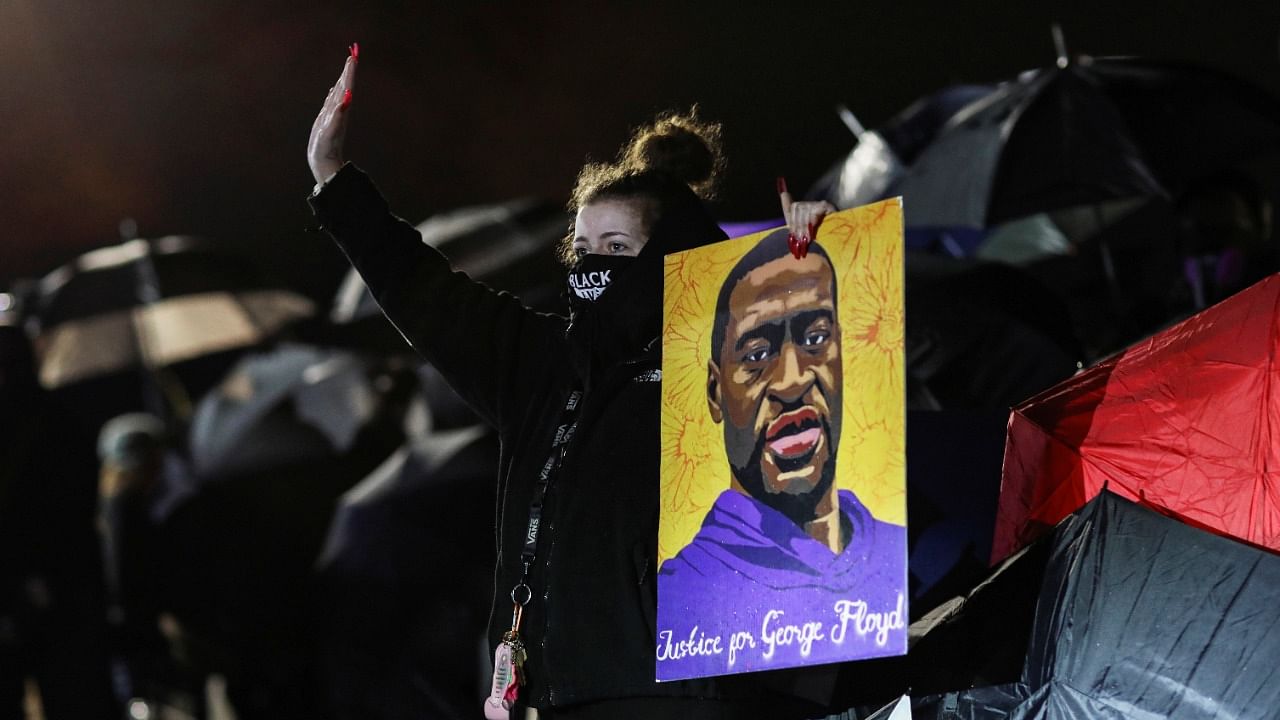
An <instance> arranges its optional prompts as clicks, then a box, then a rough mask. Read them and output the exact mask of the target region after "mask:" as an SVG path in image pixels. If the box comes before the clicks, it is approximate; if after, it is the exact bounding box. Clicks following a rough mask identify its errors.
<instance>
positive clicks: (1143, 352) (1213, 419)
mask: <svg viewBox="0 0 1280 720" xmlns="http://www.w3.org/2000/svg"><path fill="white" fill-rule="evenodd" d="M1278 323H1280V275H1273V276H1271V277H1269V278H1267V279H1265V280H1263V281H1262V282H1260V283H1258V284H1256V285H1254V286H1252V287H1250V288H1248V289H1246V290H1244V291H1242V292H1240V293H1237V294H1236V295H1234V296H1232V297H1230V298H1228V299H1227V300H1225V301H1223V302H1221V303H1219V304H1217V305H1215V306H1213V307H1211V308H1209V309H1208V310H1205V311H1203V312H1201V313H1199V314H1197V315H1194V316H1192V317H1191V318H1188V319H1187V320H1185V321H1183V322H1182V323H1179V324H1178V325H1175V326H1173V327H1171V328H1168V329H1166V330H1164V331H1162V332H1160V333H1157V334H1156V335H1154V336H1152V337H1151V338H1149V339H1147V340H1145V341H1143V342H1140V343H1138V344H1136V345H1134V346H1132V347H1130V348H1128V349H1127V350H1124V351H1123V352H1120V353H1118V354H1116V355H1114V356H1112V357H1111V358H1109V359H1107V360H1105V361H1103V362H1101V363H1099V364H1097V365H1095V366H1093V367H1091V368H1089V369H1088V370H1085V371H1083V372H1081V373H1079V374H1077V375H1076V376H1075V377H1073V378H1070V379H1069V380H1067V381H1065V382H1062V383H1060V384H1058V385H1056V386H1054V387H1052V388H1050V389H1049V390H1046V391H1045V392H1043V393H1041V394H1039V395H1037V396H1035V397H1033V398H1031V399H1030V400H1028V401H1026V402H1025V403H1023V404H1021V405H1019V406H1017V407H1016V408H1014V410H1013V412H1012V414H1011V415H1010V417H1009V430H1008V439H1007V442H1006V445H1005V459H1004V471H1003V480H1002V485H1001V490H1000V504H999V510H998V515H997V519H996V529H995V540H994V543H993V548H992V559H993V560H999V559H1001V558H1004V557H1006V556H1008V555H1009V554H1010V553H1012V552H1013V551H1015V550H1016V549H1017V548H1019V547H1022V546H1023V545H1025V544H1026V543H1028V542H1030V541H1031V540H1032V539H1034V538H1035V537H1037V536H1038V535H1039V534H1041V533H1042V532H1043V531H1044V530H1045V529H1047V528H1049V527H1052V526H1053V525H1054V524H1055V523H1057V522H1058V521H1059V520H1061V519H1062V518H1063V517H1065V516H1066V515H1067V514H1068V513H1071V512H1072V511H1074V510H1075V509H1076V508H1078V507H1080V506H1082V505H1084V504H1085V502H1087V501H1088V500H1089V499H1090V498H1092V497H1093V496H1095V495H1097V494H1098V492H1100V491H1101V490H1102V489H1103V488H1104V487H1106V488H1109V489H1111V490H1112V491H1113V492H1115V493H1117V494H1120V495H1122V496H1124V497H1127V498H1130V499H1133V500H1137V501H1140V502H1142V503H1143V504H1144V505H1147V506H1150V507H1154V508H1158V509H1159V510H1160V511H1161V512H1163V513H1166V514H1168V515H1171V516H1174V517H1177V518H1178V519H1180V520H1182V521H1184V522H1187V523H1189V524H1192V525H1197V526H1200V527H1203V528H1207V529H1210V530H1213V531H1214V532H1218V533H1222V534H1225V535H1231V536H1234V537H1237V538H1240V539H1242V540H1245V541H1247V542H1250V543H1254V544H1256V545H1261V546H1265V547H1269V548H1272V549H1276V550H1280V487H1278V486H1277V481H1278V480H1280V366H1277V364H1276V353H1277V350H1280V344H1278V343H1280V325H1278Z"/></svg>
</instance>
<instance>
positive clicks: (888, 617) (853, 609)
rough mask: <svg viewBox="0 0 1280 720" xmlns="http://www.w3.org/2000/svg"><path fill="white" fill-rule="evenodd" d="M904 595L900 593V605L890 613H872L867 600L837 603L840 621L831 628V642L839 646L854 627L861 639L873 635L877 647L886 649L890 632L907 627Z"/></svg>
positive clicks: (836, 607)
mask: <svg viewBox="0 0 1280 720" xmlns="http://www.w3.org/2000/svg"><path fill="white" fill-rule="evenodd" d="M902 605H903V598H902V593H898V604H897V606H896V607H895V608H894V609H893V610H889V611H888V612H870V611H869V610H868V609H867V603H866V601H865V600H838V601H836V605H835V610H836V615H838V616H839V618H840V619H839V621H838V622H836V624H835V625H832V626H831V642H833V643H835V644H837V645H839V644H841V643H843V642H844V638H845V635H846V633H848V631H849V627H850V626H851V625H852V627H853V630H854V632H856V633H858V635H859V636H861V637H866V636H867V635H868V634H873V635H874V637H875V641H876V645H879V646H881V647H884V644H885V643H886V642H888V640H889V632H890V631H892V630H901V629H902V628H905V627H906V626H907V624H906V619H905V618H904V617H903V608H902Z"/></svg>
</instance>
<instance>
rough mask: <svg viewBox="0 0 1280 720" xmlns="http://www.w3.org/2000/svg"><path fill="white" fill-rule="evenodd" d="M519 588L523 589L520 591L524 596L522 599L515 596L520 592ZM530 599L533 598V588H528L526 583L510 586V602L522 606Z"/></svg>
mask: <svg viewBox="0 0 1280 720" xmlns="http://www.w3.org/2000/svg"><path fill="white" fill-rule="evenodd" d="M521 590H523V591H524V592H523V593H522V595H523V597H524V599H523V600H520V599H518V598H517V597H516V593H518V592H520V591H521ZM532 599H533V589H532V588H530V587H529V586H528V585H526V584H524V583H520V584H519V585H517V586H515V587H513V588H511V602H513V603H515V604H517V605H519V606H520V607H524V606H525V605H528V604H529V601H530V600H532Z"/></svg>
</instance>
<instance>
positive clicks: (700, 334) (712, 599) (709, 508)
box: [656, 199, 907, 680]
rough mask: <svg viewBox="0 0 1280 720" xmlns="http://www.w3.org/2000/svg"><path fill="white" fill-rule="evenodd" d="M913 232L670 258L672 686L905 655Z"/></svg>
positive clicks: (666, 534) (778, 238) (847, 234)
mask: <svg viewBox="0 0 1280 720" xmlns="http://www.w3.org/2000/svg"><path fill="white" fill-rule="evenodd" d="M901 217H902V216H901V203H900V201H898V200H896V199H894V200H888V201H884V202H881V203H877V204H874V205H870V206H866V207H863V208H856V209H853V210H848V211H844V212H841V213H836V214H834V215H830V216H828V218H827V219H826V220H825V221H824V222H823V224H822V226H821V228H820V229H819V232H818V236H817V238H816V240H815V242H813V243H812V244H810V245H809V246H808V251H807V252H804V253H799V252H796V251H795V249H794V248H793V246H791V245H790V244H789V243H788V231H787V230H786V229H785V228H783V229H780V230H773V231H767V232H764V233H758V234H756V235H752V236H748V237H744V238H738V239H735V240H729V241H726V242H724V243H720V244H718V245H715V246H710V247H706V248H701V249H699V250H695V251H690V252H687V253H679V254H677V255H672V256H668V258H667V263H666V295H665V307H664V318H663V320H664V345H663V428H662V442H663V458H662V493H663V496H662V517H661V529H660V532H659V559H660V566H659V573H658V611H657V632H656V640H657V647H656V659H657V672H656V675H657V678H658V679H659V680H675V679H683V678H690V677H702V676H708V675H722V674H728V673H740V672H751V671H758V670H768V669H777V668H784V667H794V666H798V665H809V664H822V663H830V662H839V661H844V660H852V659H859V658H869V657H877V656H883V655H893V654H901V653H904V652H906V621H907V608H906V572H907V568H906V558H907V546H906V528H905V471H904V460H903V435H904V430H905V427H904V422H903V418H904V407H903V406H904V400H903V382H904V377H903V372H904V371H903V356H902V352H903V350H902V337H903V328H902V320H903V314H902V285H901V283H902V219H901Z"/></svg>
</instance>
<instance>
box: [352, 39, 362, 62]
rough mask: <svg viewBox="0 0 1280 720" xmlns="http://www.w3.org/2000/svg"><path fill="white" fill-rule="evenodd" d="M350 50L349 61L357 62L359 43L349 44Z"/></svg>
mask: <svg viewBox="0 0 1280 720" xmlns="http://www.w3.org/2000/svg"><path fill="white" fill-rule="evenodd" d="M350 50H351V59H353V60H359V59H360V43H351V48H350Z"/></svg>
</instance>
